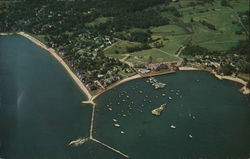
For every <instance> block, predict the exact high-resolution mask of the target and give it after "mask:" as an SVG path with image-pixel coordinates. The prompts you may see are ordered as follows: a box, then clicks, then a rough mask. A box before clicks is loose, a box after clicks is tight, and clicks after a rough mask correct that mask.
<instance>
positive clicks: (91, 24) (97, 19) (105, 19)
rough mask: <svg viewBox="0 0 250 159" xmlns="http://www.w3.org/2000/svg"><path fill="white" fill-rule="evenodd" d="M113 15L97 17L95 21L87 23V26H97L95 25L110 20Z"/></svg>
mask: <svg viewBox="0 0 250 159" xmlns="http://www.w3.org/2000/svg"><path fill="white" fill-rule="evenodd" d="M110 19H111V17H100V18H96V19H95V20H94V21H92V22H89V23H85V26H87V27H89V26H95V25H99V24H102V23H105V22H107V21H108V20H110Z"/></svg>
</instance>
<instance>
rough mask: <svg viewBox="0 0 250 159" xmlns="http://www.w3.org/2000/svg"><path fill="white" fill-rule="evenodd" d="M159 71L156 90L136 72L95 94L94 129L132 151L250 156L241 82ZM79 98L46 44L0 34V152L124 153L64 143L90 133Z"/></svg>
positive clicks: (71, 158)
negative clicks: (159, 111)
mask: <svg viewBox="0 0 250 159" xmlns="http://www.w3.org/2000/svg"><path fill="white" fill-rule="evenodd" d="M156 78H157V80H158V81H160V82H164V83H166V84H167V86H166V87H165V88H163V89H159V90H155V89H153V88H152V86H151V85H150V84H149V83H147V82H146V81H147V79H140V80H134V81H131V82H128V83H125V84H122V85H121V86H119V87H116V88H114V89H112V90H111V91H108V92H106V93H104V94H103V95H102V96H100V97H98V98H97V99H96V103H97V107H96V114H95V122H94V137H95V138H97V139H98V140H100V141H102V142H104V143H106V144H108V145H109V146H112V147H114V148H116V149H118V150H119V151H121V152H123V153H125V154H127V155H129V156H130V158H132V159H168V158H169V159H174V158H230V159H231V158H249V157H250V104H249V103H250V100H249V96H246V95H242V94H241V93H240V92H239V91H238V89H239V88H240V87H241V86H240V85H239V84H237V83H234V82H231V81H227V80H223V81H220V80H218V79H216V78H214V77H213V76H212V75H210V74H208V73H205V72H193V71H189V72H177V73H175V74H169V75H163V76H158V77H156ZM169 97H171V98H172V99H169ZM82 100H86V97H85V95H84V94H82V93H81V91H80V89H79V88H78V87H77V85H76V84H75V83H74V82H73V80H72V79H71V78H70V77H69V76H68V74H67V73H66V72H65V70H64V69H63V68H62V67H61V66H60V64H58V63H57V62H56V60H55V59H53V58H52V57H51V56H50V55H49V54H48V53H47V52H46V51H44V50H43V49H41V48H39V47H38V46H36V45H35V44H33V43H32V42H30V41H29V40H27V39H25V38H23V37H20V36H6V37H0V158H5V159H121V158H122V157H121V156H120V155H118V154H116V153H114V152H112V151H110V150H109V149H107V148H105V147H103V146H101V145H99V144H97V143H94V142H92V141H89V142H86V143H85V144H83V145H81V146H79V147H77V148H75V147H69V146H67V145H68V143H69V142H70V141H71V140H75V139H77V138H78V137H88V134H89V128H90V119H91V113H92V107H91V106H90V105H83V104H81V101H82ZM163 103H166V104H167V107H166V109H165V110H164V111H163V112H162V114H161V116H157V117H156V116H153V115H152V114H151V110H152V109H155V108H156V107H159V106H160V105H161V104H163ZM108 108H112V111H110V110H109V109H108ZM113 119H117V120H118V123H119V124H120V125H121V127H120V128H117V127H114V125H113V123H114V122H113V121H112V120H113ZM170 125H175V126H176V129H171V128H170ZM121 131H124V134H121ZM189 134H191V135H192V136H193V138H192V139H190V138H188V135H189Z"/></svg>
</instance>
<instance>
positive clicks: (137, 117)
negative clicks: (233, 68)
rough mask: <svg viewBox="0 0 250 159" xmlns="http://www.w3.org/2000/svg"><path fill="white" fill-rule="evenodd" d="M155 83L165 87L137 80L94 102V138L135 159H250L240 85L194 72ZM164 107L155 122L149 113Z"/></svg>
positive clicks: (245, 99)
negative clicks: (162, 83)
mask: <svg viewBox="0 0 250 159" xmlns="http://www.w3.org/2000/svg"><path fill="white" fill-rule="evenodd" d="M157 80H158V81H159V82H164V83H166V84H167V86H166V87H165V88H163V89H161V90H155V89H153V88H152V87H151V85H150V83H147V82H146V81H147V79H141V80H136V81H131V82H129V83H126V84H124V85H121V86H120V87H117V88H115V89H114V90H112V91H109V92H107V93H106V94H104V95H102V96H101V97H100V98H98V99H97V103H98V107H97V114H96V120H95V130H96V132H95V134H94V136H95V137H96V138H97V139H99V140H101V141H103V142H105V143H109V145H112V146H113V147H115V148H117V149H119V150H121V151H122V152H124V153H126V154H127V155H129V156H131V158H133V159H152V158H157V159H165V158H170V159H174V158H247V157H249V156H250V105H249V103H250V101H249V96H244V95H242V94H241V93H240V92H239V91H238V89H239V88H240V85H239V84H237V83H234V82H231V81H227V80H225V81H219V80H218V79H216V78H215V77H213V76H212V75H210V74H208V73H206V72H192V71H190V72H177V73H176V74H169V75H164V76H160V77H157ZM140 92H141V93H140ZM127 95H128V96H129V97H127ZM119 96H120V97H119ZM169 97H171V98H172V99H169ZM149 101H151V103H150V102H149ZM132 102H133V103H132ZM163 103H166V104H167V107H166V109H165V110H164V111H163V113H162V115H161V116H157V117H156V116H153V115H152V114H151V110H153V109H155V108H156V107H159V106H160V105H161V104H163ZM142 104H143V105H142ZM107 105H108V106H107ZM129 105H130V107H131V108H129ZM109 107H111V108H112V111H110V110H109V109H108V108H109ZM113 118H114V119H117V120H118V123H119V124H120V125H121V127H120V128H116V127H114V126H113V123H114V122H113V121H112V119H113ZM171 125H175V126H176V129H171V128H170V126H171ZM120 131H124V132H125V134H121V133H120ZM189 134H191V135H192V136H193V138H192V139H190V138H189V137H188V135H189Z"/></svg>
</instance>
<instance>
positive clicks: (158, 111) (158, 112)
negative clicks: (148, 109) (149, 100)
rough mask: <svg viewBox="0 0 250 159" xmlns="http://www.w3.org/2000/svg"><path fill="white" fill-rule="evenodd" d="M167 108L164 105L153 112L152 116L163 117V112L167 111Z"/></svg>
mask: <svg viewBox="0 0 250 159" xmlns="http://www.w3.org/2000/svg"><path fill="white" fill-rule="evenodd" d="M165 106H166V104H162V105H161V106H160V107H158V108H156V109H154V110H152V114H153V115H156V116H159V115H161V112H162V111H163V110H164V109H165Z"/></svg>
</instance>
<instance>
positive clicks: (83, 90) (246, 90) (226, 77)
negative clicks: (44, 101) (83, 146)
mask: <svg viewBox="0 0 250 159" xmlns="http://www.w3.org/2000/svg"><path fill="white" fill-rule="evenodd" d="M17 34H18V35H21V36H23V37H25V38H27V39H29V40H31V41H32V42H34V43H35V44H37V45H38V46H40V47H41V48H43V49H45V50H46V51H48V52H49V53H50V54H51V55H52V56H53V57H54V58H55V59H56V60H57V61H58V62H59V63H60V64H61V65H62V66H63V67H64V68H65V70H66V71H67V73H68V74H69V75H70V76H71V77H72V79H73V80H74V81H75V83H76V84H77V85H78V86H79V88H80V89H81V90H82V92H83V93H84V94H86V96H87V97H88V101H84V102H87V103H90V104H95V103H94V102H93V101H94V100H95V99H96V98H97V97H98V96H100V95H101V94H103V93H105V92H106V91H109V90H111V89H112V88H115V87H117V86H119V85H120V84H123V83H125V82H128V81H131V80H134V79H139V78H143V76H141V75H140V74H136V75H133V76H131V77H128V78H125V79H123V80H121V81H118V82H116V83H114V84H112V85H111V86H109V87H108V88H106V89H103V90H102V91H100V92H98V93H97V94H96V95H94V96H92V95H91V94H90V92H89V90H88V89H87V88H86V87H85V86H84V84H83V83H82V82H81V81H80V80H79V78H78V77H77V76H76V75H75V74H74V72H72V71H71V69H70V68H69V66H68V65H67V64H66V63H65V62H64V61H63V59H62V58H61V57H60V56H59V55H58V54H57V53H56V52H55V50H54V49H52V48H48V47H47V46H46V45H45V44H43V43H42V42H40V41H39V40H37V39H36V38H34V37H32V36H30V35H28V34H26V33H24V32H18V33H17ZM0 35H3V36H4V35H13V34H12V33H0ZM179 70H181V71H207V72H210V73H211V74H213V75H214V76H215V77H216V78H218V79H220V80H223V79H227V80H231V81H234V82H238V83H240V84H242V85H243V87H242V88H241V89H240V91H241V92H242V93H243V94H249V93H250V89H248V88H247V87H246V85H247V82H246V81H244V80H242V79H240V78H238V77H232V76H221V75H218V74H217V73H216V72H211V71H209V70H205V69H199V68H195V67H186V66H185V67H179ZM163 74H165V73H163ZM155 75H157V74H155ZM155 75H152V76H155ZM84 102H83V103H84Z"/></svg>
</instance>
